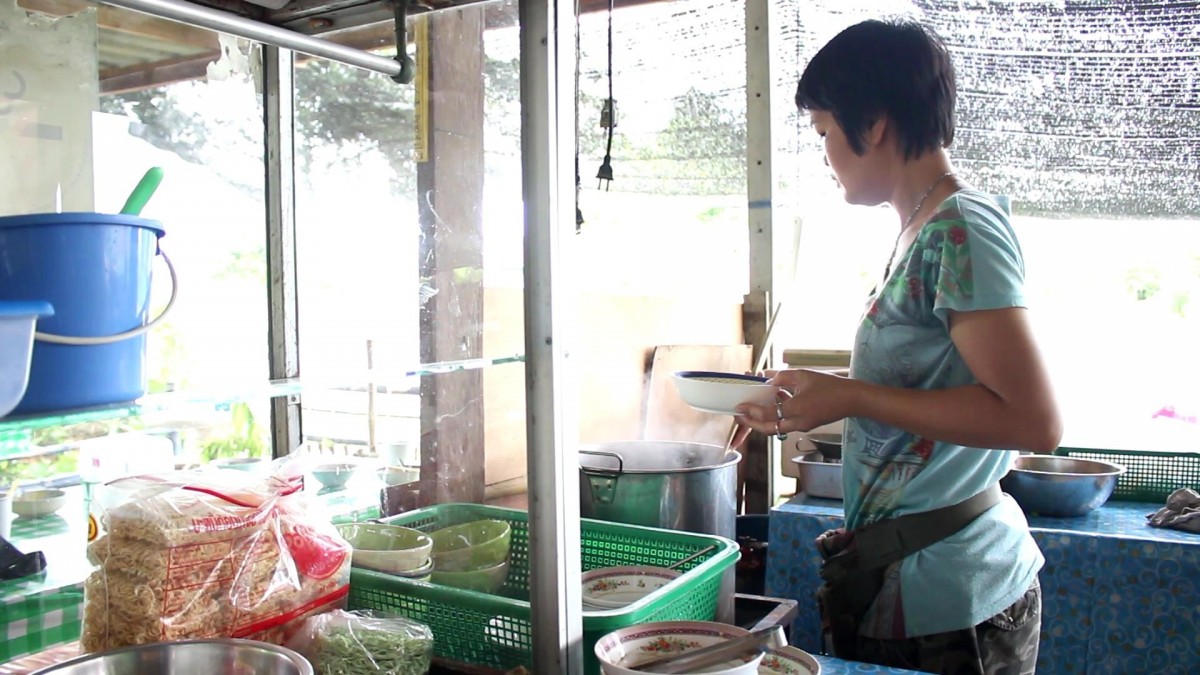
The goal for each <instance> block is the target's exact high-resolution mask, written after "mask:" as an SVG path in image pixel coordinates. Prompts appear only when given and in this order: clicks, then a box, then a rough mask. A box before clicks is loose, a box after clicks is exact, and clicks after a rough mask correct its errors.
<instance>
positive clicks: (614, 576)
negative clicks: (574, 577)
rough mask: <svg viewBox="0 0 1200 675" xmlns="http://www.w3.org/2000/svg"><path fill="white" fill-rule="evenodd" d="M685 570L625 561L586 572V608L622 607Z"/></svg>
mask: <svg viewBox="0 0 1200 675" xmlns="http://www.w3.org/2000/svg"><path fill="white" fill-rule="evenodd" d="M681 574H682V573H681V572H679V571H677V570H669V569H667V568H665V567H651V566H648V565H626V566H622V567H603V568H600V569H595V570H591V571H588V572H584V573H583V604H584V607H585V608H588V607H593V608H596V609H619V608H621V607H625V606H626V605H631V604H633V603H635V602H637V601H638V600H641V599H642V598H644V597H646V596H647V595H650V594H651V593H653V592H654V591H657V590H658V589H660V588H662V587H663V586H666V585H667V584H669V583H671V582H672V581H674V580H675V579H678V578H679V577H680V575H681Z"/></svg>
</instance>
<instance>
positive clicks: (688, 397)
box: [675, 370, 779, 415]
mask: <svg viewBox="0 0 1200 675" xmlns="http://www.w3.org/2000/svg"><path fill="white" fill-rule="evenodd" d="M766 382H767V378H765V377H758V376H757V375H741V374H737V373H718V372H710V371H702V370H684V371H680V372H678V373H675V388H676V389H677V390H678V391H679V396H680V398H682V399H683V400H684V401H685V402H686V403H687V404H688V405H690V406H692V407H693V408H695V409H696V410H699V411H701V412H707V413H715V414H718V415H732V414H734V408H736V407H738V406H739V405H741V404H743V403H755V404H757V405H774V404H775V395H776V392H777V391H778V390H779V388H778V387H776V386H774V385H770V384H767V383H766Z"/></svg>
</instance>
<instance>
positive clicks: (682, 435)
mask: <svg viewBox="0 0 1200 675" xmlns="http://www.w3.org/2000/svg"><path fill="white" fill-rule="evenodd" d="M751 359H752V354H751V350H750V345H663V346H658V347H655V348H654V352H653V354H652V356H651V359H650V364H649V367H648V369H647V378H648V381H647V386H646V405H645V413H644V415H643V426H642V438H643V439H644V440H653V441H688V442H692V443H709V444H712V445H722V446H723V445H725V442H726V441H727V440H729V431H730V429H731V428H732V427H733V418H732V417H730V416H728V415H713V414H710V413H702V412H699V411H697V410H695V409H693V408H692V407H691V406H689V405H688V404H687V403H685V402H684V401H683V399H682V398H680V397H679V392H678V391H677V390H676V389H675V382H674V381H673V379H674V378H673V377H672V375H673V374H674V373H675V372H677V371H680V370H712V371H719V372H726V373H744V372H746V371H748V370H750V367H751V365H752V361H751Z"/></svg>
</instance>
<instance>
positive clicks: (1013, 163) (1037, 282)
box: [778, 0, 1200, 450]
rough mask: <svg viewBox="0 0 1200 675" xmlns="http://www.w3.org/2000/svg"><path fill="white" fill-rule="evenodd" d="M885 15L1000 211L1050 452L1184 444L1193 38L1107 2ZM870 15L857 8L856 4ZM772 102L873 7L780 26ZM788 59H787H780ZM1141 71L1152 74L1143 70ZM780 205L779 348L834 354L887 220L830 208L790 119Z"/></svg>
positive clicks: (1192, 436)
mask: <svg viewBox="0 0 1200 675" xmlns="http://www.w3.org/2000/svg"><path fill="white" fill-rule="evenodd" d="M917 4H919V5H920V6H921V8H922V9H921V10H918V9H917V8H916V7H915V6H914V5H912V4H910V3H907V2H897V3H892V4H891V5H890V6H889V9H890V10H891V11H893V12H897V13H910V14H916V15H918V16H919V17H920V18H922V20H924V21H926V22H928V24H929V25H931V26H933V27H934V28H935V29H936V30H938V32H939V33H940V34H941V35H942V36H943V38H944V39H945V40H946V42H947V44H948V45H949V47H950V49H951V52H952V54H953V56H954V59H955V64H956V67H957V69H958V78H959V86H960V92H959V106H958V113H959V119H958V133H957V136H956V139H955V143H954V147H953V148H952V149H951V155H952V156H953V157H954V158H955V161H956V165H957V167H958V169H959V170H960V172H961V173H962V174H963V175H964V176H965V177H966V178H967V179H968V180H969V181H971V182H972V183H974V184H975V185H977V186H979V187H980V188H982V189H986V190H989V191H993V192H999V193H1004V194H1008V195H1009V196H1010V197H1011V198H1012V199H1013V203H1014V210H1015V215H1014V219H1013V222H1014V226H1015V227H1016V229H1017V232H1018V235H1019V236H1020V238H1021V243H1022V247H1023V249H1024V253H1025V259H1026V265H1027V283H1028V288H1027V290H1028V293H1029V297H1030V304H1031V308H1032V316H1033V318H1034V321H1035V326H1036V329H1037V331H1038V337H1039V340H1040V342H1041V344H1042V346H1043V348H1044V351H1045V353H1046V357H1047V359H1048V362H1049V365H1050V368H1051V371H1052V375H1053V377H1054V380H1055V384H1056V387H1057V389H1058V394H1059V399H1060V402H1061V404H1062V406H1063V408H1064V413H1065V415H1066V423H1067V427H1066V433H1065V436H1064V439H1063V445H1064V446H1074V447H1079V446H1083V447H1097V448H1124V449H1151V450H1189V449H1191V450H1194V448H1196V447H1197V444H1198V443H1200V424H1198V423H1197V417H1198V416H1200V393H1198V392H1200V390H1198V389H1197V388H1196V386H1195V381H1196V378H1197V375H1200V350H1198V349H1196V345H1197V344H1200V308H1198V307H1197V304H1196V303H1197V301H1198V299H1200V295H1198V294H1200V222H1198V221H1197V219H1196V218H1197V215H1200V209H1198V208H1197V205H1198V204H1200V192H1198V191H1197V186H1196V182H1195V180H1193V177H1194V176H1195V175H1196V172H1197V169H1198V165H1197V160H1196V155H1195V153H1194V152H1193V146H1194V145H1195V142H1196V138H1195V137H1194V136H1195V134H1194V131H1193V130H1194V129H1196V128H1197V127H1198V125H1200V113H1198V112H1197V110H1196V106H1195V102H1196V101H1195V91H1194V87H1192V86H1190V85H1189V84H1187V83H1188V82H1189V81H1191V80H1189V78H1192V79H1194V78H1195V76H1196V74H1197V72H1198V71H1200V58H1197V56H1196V51H1195V49H1193V48H1192V47H1193V46H1194V45H1195V42H1196V39H1197V37H1196V26H1195V22H1194V21H1192V20H1191V18H1188V19H1187V20H1185V21H1180V20H1178V17H1182V16H1185V15H1184V14H1181V13H1174V12H1172V11H1170V10H1169V9H1168V8H1167V7H1166V5H1169V4H1170V3H1166V5H1164V6H1163V8H1162V11H1161V12H1157V11H1150V10H1149V9H1147V8H1140V7H1139V8H1133V7H1129V6H1126V5H1115V4H1111V3H1105V2H1100V1H1099V0H1097V1H1095V2H1084V3H1074V4H1068V5H1062V4H1057V5H1054V4H1034V5H1019V6H1018V5H1013V6H1009V5H1003V4H986V5H980V6H977V7H974V6H973V7H972V8H970V9H962V10H961V11H960V9H959V8H958V7H957V6H955V7H950V6H948V5H947V6H938V5H933V6H930V5H929V4H928V3H917ZM867 5H870V6H867ZM779 14H780V17H781V21H782V22H783V24H784V26H783V30H784V31H785V35H784V38H785V43H786V46H785V48H784V50H783V51H784V52H785V53H786V54H787V55H788V63H787V65H786V67H785V68H784V69H783V70H782V71H781V73H779V75H780V77H779V78H778V81H779V82H780V88H779V90H778V95H779V96H781V97H785V98H784V100H785V101H790V100H791V96H792V93H793V92H794V87H795V83H796V80H797V78H798V76H799V73H800V70H801V69H802V68H803V64H804V63H805V62H806V61H807V59H808V58H809V56H810V55H811V54H813V53H815V51H816V50H817V49H818V48H819V47H820V46H821V45H822V44H824V42H825V41H826V40H827V39H828V38H829V37H832V36H833V35H834V34H836V32H837V31H838V30H840V29H841V28H843V27H845V26H847V25H850V24H851V23H854V22H857V21H859V20H862V19H866V18H870V17H876V16H878V15H879V9H878V8H877V7H876V6H875V4H874V3H858V4H851V5H847V4H845V3H833V2H820V3H815V4H814V3H789V4H788V5H787V6H786V7H785V8H783V9H781V10H780V13H779ZM793 55H794V57H793ZM1150 57H1153V58H1150ZM793 121H794V123H795V125H796V126H795V146H794V147H789V148H788V151H789V152H788V153H785V154H791V153H790V151H791V150H793V149H794V150H796V152H795V161H796V164H795V165H794V166H793V167H790V169H789V173H788V174H787V177H786V180H787V181H788V186H787V188H786V190H785V192H786V193H787V194H788V196H789V201H790V202H791V203H793V204H795V207H796V209H797V212H798V222H799V223H800V224H801V225H802V226H803V235H802V238H803V246H802V247H801V249H800V250H801V253H800V258H799V262H798V265H797V281H796V302H795V304H794V308H795V310H797V311H789V316H788V317H787V318H786V319H785V321H786V322H787V328H788V335H787V342H788V345H789V346H795V347H803V348H814V349H822V348H824V349H828V348H843V349H845V348H849V346H850V343H851V340H852V336H853V332H854V328H855V325H856V324H857V321H858V318H859V316H860V311H861V308H862V306H863V301H864V299H865V297H866V294H867V293H868V292H869V290H870V288H871V287H872V285H873V284H874V283H875V281H876V280H877V279H878V278H879V276H880V275H881V274H882V271H883V269H882V268H883V264H884V261H886V259H887V254H888V251H889V250H890V249H891V246H892V243H893V241H894V237H895V235H896V220H895V216H894V214H892V213H891V212H890V211H889V210H887V209H865V208H854V207H849V206H846V205H844V204H841V203H839V199H840V197H839V195H838V190H837V188H836V187H835V186H834V184H833V183H832V181H830V180H828V178H827V176H828V172H827V170H826V169H825V167H824V165H823V163H822V160H821V154H820V150H819V148H818V146H817V145H816V144H815V141H816V136H815V135H814V134H813V133H812V132H811V130H810V129H809V128H808V125H807V120H806V119H800V118H799V116H794V119H793Z"/></svg>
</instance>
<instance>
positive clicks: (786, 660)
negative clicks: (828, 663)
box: [758, 647, 821, 675]
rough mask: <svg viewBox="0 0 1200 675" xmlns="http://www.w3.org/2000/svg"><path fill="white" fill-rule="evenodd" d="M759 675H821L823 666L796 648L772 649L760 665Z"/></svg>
mask: <svg viewBox="0 0 1200 675" xmlns="http://www.w3.org/2000/svg"><path fill="white" fill-rule="evenodd" d="M758 675H821V664H820V663H817V660H816V659H814V658H813V657H812V656H811V655H810V654H809V653H808V652H805V651H801V650H799V649H796V648H795V647H780V648H779V649H772V650H770V651H768V652H767V654H766V656H764V657H763V660H762V662H761V663H759V664H758Z"/></svg>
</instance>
